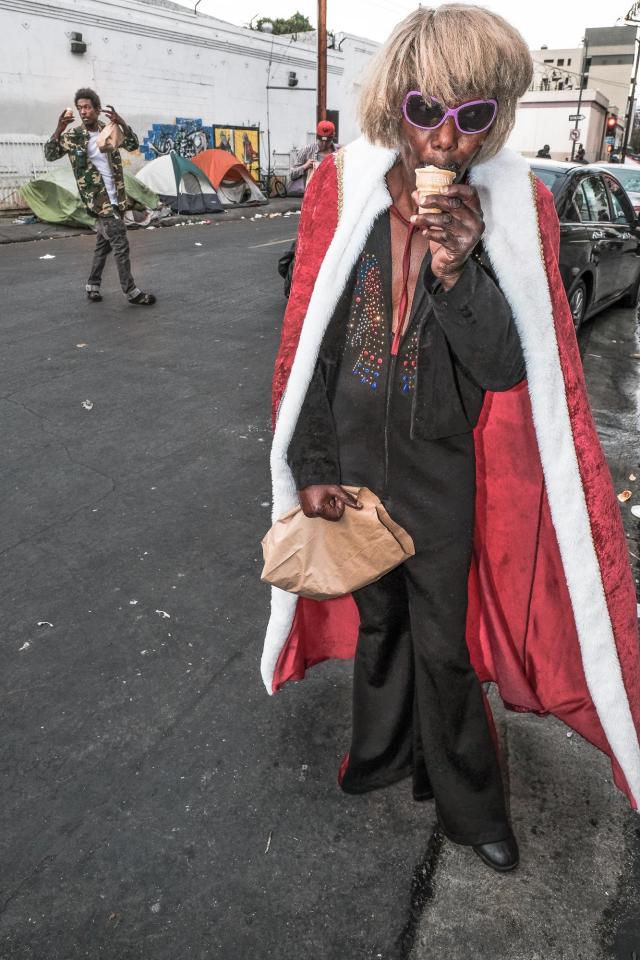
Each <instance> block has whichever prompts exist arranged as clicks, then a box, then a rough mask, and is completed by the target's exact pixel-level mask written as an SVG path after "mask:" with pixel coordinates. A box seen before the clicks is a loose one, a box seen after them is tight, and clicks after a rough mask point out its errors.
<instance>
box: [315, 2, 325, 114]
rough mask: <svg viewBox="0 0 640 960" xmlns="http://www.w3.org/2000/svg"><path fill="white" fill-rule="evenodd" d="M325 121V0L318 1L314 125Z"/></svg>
mask: <svg viewBox="0 0 640 960" xmlns="http://www.w3.org/2000/svg"><path fill="white" fill-rule="evenodd" d="M326 119H327V0H318V101H317V105H316V123H320V121H321V120H326Z"/></svg>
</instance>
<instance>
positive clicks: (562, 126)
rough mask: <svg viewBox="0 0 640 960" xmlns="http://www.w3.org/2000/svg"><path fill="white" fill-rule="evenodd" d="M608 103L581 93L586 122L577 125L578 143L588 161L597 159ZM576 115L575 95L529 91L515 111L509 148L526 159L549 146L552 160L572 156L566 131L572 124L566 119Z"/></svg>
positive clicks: (594, 93)
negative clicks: (546, 144)
mask: <svg viewBox="0 0 640 960" xmlns="http://www.w3.org/2000/svg"><path fill="white" fill-rule="evenodd" d="M606 111H607V101H606V99H605V97H603V95H602V94H601V93H599V92H598V91H596V90H583V92H582V103H581V105H580V113H581V114H584V117H585V119H584V120H581V121H580V122H579V124H578V127H579V130H580V138H579V142H581V143H582V144H583V145H584V148H585V152H586V156H587V160H589V161H590V162H593V161H595V160H598V159H600V156H599V151H600V142H601V139H602V129H603V125H604V123H605V116H606ZM576 113H578V95H577V92H575V91H574V93H573V96H572V97H571V98H570V97H568V96H567V94H566V92H565V91H557V92H556V91H549V92H529V93H526V94H525V95H524V97H523V98H522V100H521V101H520V104H519V105H518V109H517V111H516V123H515V127H514V129H513V132H512V133H511V136H510V138H509V143H508V145H509V146H510V147H511V148H512V149H513V150H518V151H520V152H521V153H523V154H524V155H525V156H529V157H531V156H535V154H536V153H537V152H538V150H539V149H540V147H542V146H543V145H544V144H545V143H548V144H549V146H550V148H551V156H552V157H553V159H554V160H564V159H565V157H571V139H570V137H569V130H570V129H572V128H573V127H574V125H575V124H574V123H573V122H571V121H570V120H569V116H570V115H573V114H576Z"/></svg>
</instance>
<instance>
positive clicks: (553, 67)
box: [532, 58, 629, 89]
mask: <svg viewBox="0 0 640 960" xmlns="http://www.w3.org/2000/svg"><path fill="white" fill-rule="evenodd" d="M532 59H533V62H534V63H536V64H537V65H538V66H539V67H542V68H543V69H544V72H545V73H549V71H553V70H559V71H560V72H561V73H563V74H567V75H568V76H571V77H580V76H581V74H580V73H577V72H576V71H575V70H568V69H567V68H566V67H557V66H556V65H555V64H554V63H543V62H542V61H541V60H535V59H534V58H532ZM589 80H599V81H600V82H601V83H606V84H607V86H610V87H624V88H625V89H627V88H628V86H629V84H628V83H622V81H620V80H608V79H607V78H606V77H596V76H595V74H593V73H591V72H589Z"/></svg>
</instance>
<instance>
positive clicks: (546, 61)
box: [544, 60, 553, 63]
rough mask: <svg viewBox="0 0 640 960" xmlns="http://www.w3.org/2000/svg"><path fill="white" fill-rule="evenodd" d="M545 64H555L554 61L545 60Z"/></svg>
mask: <svg viewBox="0 0 640 960" xmlns="http://www.w3.org/2000/svg"><path fill="white" fill-rule="evenodd" d="M544 62H545V63H553V60H545V61H544Z"/></svg>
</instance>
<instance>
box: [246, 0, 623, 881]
mask: <svg viewBox="0 0 640 960" xmlns="http://www.w3.org/2000/svg"><path fill="white" fill-rule="evenodd" d="M531 71H532V66H531V58H530V56H529V53H528V51H527V48H526V45H525V43H524V41H523V40H522V38H521V37H520V35H519V34H518V32H517V31H516V30H514V28H513V27H511V26H510V25H509V24H508V23H507V22H506V21H505V20H503V19H502V18H501V17H499V16H497V15H495V14H493V13H491V12H489V11H488V10H484V9H482V8H480V7H476V6H467V5H465V4H445V5H443V6H440V7H438V8H437V9H429V8H421V9H419V10H416V11H415V12H414V13H412V14H410V15H409V16H408V17H406V19H405V20H403V21H402V22H401V23H400V24H399V25H398V26H397V27H396V29H395V30H394V32H393V34H392V35H391V37H390V38H389V40H388V41H387V43H386V44H385V45H384V46H383V47H382V49H381V50H380V52H379V54H378V55H377V57H376V59H375V62H374V63H373V64H372V67H371V71H370V73H369V76H368V78H367V79H366V82H365V84H364V86H363V90H362V96H361V102H360V120H361V125H362V131H363V136H362V137H360V138H359V139H358V140H356V141H354V142H353V143H350V144H349V145H347V146H346V147H345V148H343V149H342V150H340V151H339V152H338V153H337V154H336V156H335V157H334V158H329V159H328V160H327V161H326V162H325V163H323V164H322V165H321V167H320V169H319V170H318V172H317V173H316V175H315V177H314V179H313V181H312V183H311V186H310V188H309V191H308V192H307V195H306V197H305V201H304V206H303V211H302V217H301V223H300V229H299V235H298V243H297V253H296V262H295V269H294V274H293V284H292V289H291V295H290V298H289V303H288V307H287V311H286V315H285V319H284V324H283V330H282V337H281V343H280V348H279V351H278V356H277V358H276V365H275V374H274V383H273V416H274V426H275V429H274V439H273V447H272V452H271V470H272V476H273V517H274V519H276V518H278V517H279V516H281V515H282V514H283V513H285V512H286V511H287V510H290V509H291V508H292V507H294V506H296V504H298V503H299V504H300V506H301V508H302V510H303V511H304V513H305V514H306V515H307V516H308V517H314V518H317V522H318V523H326V522H340V520H341V518H342V517H343V516H344V513H345V511H346V510H357V509H358V508H359V503H358V500H357V497H356V496H354V495H353V494H352V493H350V492H349V490H347V489H346V487H350V486H353V487H356V488H358V487H369V488H370V489H371V490H373V491H374V492H375V493H377V494H378V495H379V496H380V498H381V499H382V500H383V502H384V504H385V506H386V507H387V509H388V511H389V513H390V514H391V516H392V517H393V518H394V520H396V521H397V522H398V523H399V524H400V525H401V526H403V527H404V528H405V529H406V530H407V531H408V532H409V533H410V534H411V536H412V537H413V540H414V545H415V550H416V552H415V556H413V557H411V558H409V559H408V560H407V561H406V562H405V563H404V564H403V565H402V566H400V567H398V568H396V569H395V570H392V571H391V572H390V573H388V574H387V575H386V576H384V577H382V578H381V579H380V580H378V581H377V582H375V583H372V584H369V585H368V586H365V587H363V588H362V589H360V590H358V591H356V592H355V593H354V595H352V596H345V597H340V598H338V599H333V600H330V601H316V600H313V599H309V598H302V597H296V596H294V595H292V594H288V593H285V592H284V591H281V590H277V589H274V591H273V594H272V603H271V618H270V621H269V625H268V628H267V635H266V639H265V645H264V653H263V657H262V667H261V669H262V676H263V679H264V682H265V685H266V687H267V690H268V691H269V692H270V693H274V692H276V691H277V690H279V689H280V688H281V687H282V686H283V684H284V683H285V682H286V681H287V680H290V679H300V678H302V677H303V676H304V673H305V670H306V668H307V667H310V666H312V665H313V664H315V663H318V662H319V661H321V660H324V659H327V658H329V657H341V658H348V657H354V674H353V707H352V721H353V723H352V736H351V746H350V749H349V751H348V753H347V754H346V756H345V758H344V760H343V763H342V765H341V768H340V772H339V782H340V785H341V787H342V789H343V790H344V791H346V792H349V793H364V792H366V791H368V790H373V789H376V788H379V787H384V786H386V785H388V784H390V783H393V782H394V781H397V780H400V779H402V778H404V777H410V778H411V781H412V788H413V796H414V798H415V799H416V800H428V799H431V798H433V799H435V806H436V813H437V817H438V820H439V822H440V825H441V828H442V830H443V831H444V833H445V834H446V836H447V837H448V838H449V839H450V840H452V841H453V842H456V843H460V844H465V845H468V846H470V847H472V848H473V850H474V851H475V852H476V853H477V854H478V855H479V856H480V857H481V859H482V860H483V861H484V862H485V863H486V864H488V865H489V866H490V867H492V868H493V869H496V870H500V871H506V870H511V869H513V868H514V867H515V866H516V865H517V863H518V859H519V851H518V845H517V843H516V840H515V836H514V832H513V827H512V824H511V823H510V822H509V819H508V817H507V812H506V803H505V797H504V791H503V783H502V777H501V769H500V763H499V759H498V754H497V749H496V746H495V744H494V738H493V736H492V729H493V727H492V721H491V715H490V711H489V709H488V705H487V703H486V700H485V699H484V694H483V688H482V684H483V683H484V682H488V681H494V682H496V683H497V685H498V689H499V692H500V695H501V697H502V699H503V701H504V703H505V704H506V705H507V706H509V707H512V708H514V709H517V710H522V711H525V710H529V711H534V712H537V713H540V714H544V713H553V714H555V715H556V716H557V717H560V718H561V719H562V720H564V721H565V722H566V723H567V724H569V725H570V726H571V727H572V728H573V729H575V730H577V731H578V732H579V733H580V734H581V735H582V736H583V737H584V738H585V739H586V740H588V741H590V742H591V743H593V744H595V745H596V746H598V747H599V748H600V749H601V750H603V751H604V752H605V753H607V754H608V755H609V757H610V758H611V762H612V767H613V774H614V779H615V782H616V784H617V785H618V786H619V787H620V789H622V790H623V791H624V792H625V793H626V795H627V796H628V797H629V800H630V802H631V803H632V805H633V806H637V805H638V803H639V802H640V746H639V740H638V733H639V731H640V680H639V678H640V655H639V652H638V640H637V626H636V607H635V594H634V588H633V581H632V578H631V574H630V570H629V565H628V561H627V554H626V546H625V540H624V534H623V531H622V526H621V522H620V513H619V509H618V506H617V503H616V499H615V493H614V491H613V488H612V484H611V479H610V476H609V474H608V471H607V467H606V463H605V461H604V457H603V455H602V451H601V449H600V445H599V442H598V438H597V434H596V432H595V428H594V425H593V421H592V418H591V414H590V411H589V406H588V401H587V397H586V391H585V386H584V382H583V378H582V373H581V364H580V358H579V354H578V351H577V346H576V340H575V333H574V329H573V324H572V320H571V313H570V310H569V308H568V303H567V298H566V296H565V293H564V288H563V284H562V279H561V277H560V273H559V269H558V260H557V254H558V241H559V228H558V220H557V217H556V214H555V209H554V205H553V199H552V197H551V194H550V193H549V191H548V190H547V189H546V188H545V187H544V186H543V185H542V184H541V183H540V182H538V181H536V180H535V178H533V177H532V176H531V173H530V170H529V166H528V164H527V162H526V161H525V160H524V159H523V158H522V157H520V156H519V155H517V154H515V153H513V152H511V151H510V150H508V149H507V148H505V146H504V144H505V141H506V139H507V137H508V134H509V131H510V130H511V128H512V126H513V123H514V117H515V110H516V105H517V101H518V98H519V97H520V96H521V95H522V94H523V93H524V91H525V90H526V89H527V88H528V86H529V84H530V80H531ZM424 165H426V166H429V167H435V168H439V170H440V171H448V172H449V173H450V174H451V173H452V174H453V175H454V177H453V182H452V183H451V184H450V185H449V186H448V187H447V188H445V190H444V191H443V192H433V193H431V194H429V195H428V196H424V195H422V194H418V193H417V192H416V190H415V177H416V170H417V169H418V168H419V167H421V166H424ZM435 173H436V174H437V175H438V176H441V173H439V171H438V170H436V171H435ZM423 211H428V212H423ZM285 387H286V390H285Z"/></svg>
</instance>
